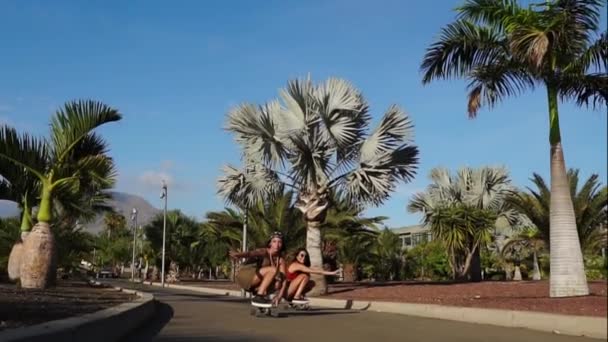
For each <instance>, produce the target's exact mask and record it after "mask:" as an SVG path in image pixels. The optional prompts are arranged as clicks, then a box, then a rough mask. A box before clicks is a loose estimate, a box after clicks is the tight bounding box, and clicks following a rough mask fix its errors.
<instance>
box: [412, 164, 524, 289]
mask: <svg viewBox="0 0 608 342" xmlns="http://www.w3.org/2000/svg"><path fill="white" fill-rule="evenodd" d="M430 179H431V184H430V185H429V186H428V188H427V190H426V191H425V192H422V193H417V194H415V195H414V197H413V198H412V200H411V201H410V203H409V204H408V210H409V211H410V212H412V213H416V212H420V213H422V214H423V222H424V224H426V225H429V226H430V227H431V232H432V234H433V236H435V237H436V238H438V239H440V240H442V241H443V242H444V244H445V246H446V247H447V249H448V256H449V260H450V263H451V264H450V265H451V266H452V271H453V272H452V273H453V277H455V278H463V277H465V275H466V274H467V273H468V271H469V268H470V267H471V263H472V262H474V263H475V270H474V272H471V274H470V277H471V279H472V280H480V279H481V274H480V273H481V267H480V266H481V265H477V264H478V263H479V250H480V248H482V247H484V246H485V245H486V244H487V243H488V242H489V240H490V237H491V233H492V231H493V230H494V228H495V226H496V223H497V220H498V219H499V218H502V219H505V220H506V221H507V222H508V223H510V224H513V225H514V224H516V223H517V222H518V220H519V216H518V215H517V213H516V212H515V211H514V210H512V209H510V208H509V207H508V205H507V199H508V198H509V196H511V194H512V193H513V191H514V187H513V186H512V185H511V180H510V179H509V176H508V172H507V170H505V169H503V168H492V167H483V168H480V169H471V168H461V169H460V170H459V171H458V172H457V174H456V176H452V175H450V172H449V171H448V170H447V169H444V168H434V169H433V170H431V173H430Z"/></svg>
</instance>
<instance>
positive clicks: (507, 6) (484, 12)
mask: <svg viewBox="0 0 608 342" xmlns="http://www.w3.org/2000/svg"><path fill="white" fill-rule="evenodd" d="M520 10H521V8H520V7H519V5H518V4H517V2H516V1H514V0H467V1H465V3H464V5H462V6H459V7H457V8H456V12H458V19H461V20H470V21H472V22H475V23H477V24H485V25H488V26H494V27H497V28H500V29H502V28H504V26H505V25H506V24H508V21H507V20H508V18H510V17H512V16H514V15H516V14H517V12H518V11H520Z"/></svg>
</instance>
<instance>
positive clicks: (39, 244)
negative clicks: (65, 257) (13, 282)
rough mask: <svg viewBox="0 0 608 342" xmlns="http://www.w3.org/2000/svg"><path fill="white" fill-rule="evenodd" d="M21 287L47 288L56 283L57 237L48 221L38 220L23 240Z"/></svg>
mask: <svg viewBox="0 0 608 342" xmlns="http://www.w3.org/2000/svg"><path fill="white" fill-rule="evenodd" d="M22 253H23V255H22V261H21V267H20V273H21V287H24V288H34V289H45V288H48V287H49V286H52V285H54V284H55V280H56V279H55V275H56V274H55V271H56V268H57V266H56V256H55V238H54V237H53V233H52V232H51V229H50V227H49V224H48V223H46V222H38V223H37V224H36V225H35V226H34V229H32V232H31V233H30V234H29V235H28V237H27V239H25V241H24V242H23V251H22Z"/></svg>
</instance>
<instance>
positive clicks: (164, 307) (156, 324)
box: [121, 301, 173, 342]
mask: <svg viewBox="0 0 608 342" xmlns="http://www.w3.org/2000/svg"><path fill="white" fill-rule="evenodd" d="M154 305H155V312H154V316H152V317H151V318H150V319H148V320H146V321H145V322H143V323H142V325H141V326H140V327H139V328H137V329H136V330H135V331H132V332H131V333H130V334H129V335H127V336H125V337H124V338H122V339H121V341H123V342H127V341H152V340H153V339H154V338H155V337H156V335H158V333H159V332H160V331H161V330H162V329H163V327H164V326H165V325H167V323H169V321H170V320H171V318H173V308H172V307H171V306H170V305H168V304H165V303H161V302H159V301H155V302H154Z"/></svg>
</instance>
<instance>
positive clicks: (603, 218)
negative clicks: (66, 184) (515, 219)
mask: <svg viewBox="0 0 608 342" xmlns="http://www.w3.org/2000/svg"><path fill="white" fill-rule="evenodd" d="M578 173H579V171H578V169H569V170H568V173H567V177H568V184H569V188H570V194H571V196H572V203H573V207H574V216H575V219H576V228H577V231H578V238H579V239H580V246H581V249H582V250H583V252H587V253H592V252H598V251H599V249H600V248H601V245H602V244H601V242H602V239H601V234H602V232H601V227H602V225H606V224H608V186H606V185H602V184H601V183H600V182H599V176H598V175H597V174H593V175H591V176H590V177H589V178H588V179H587V180H586V181H585V182H584V183H583V184H582V185H581V186H579V176H578ZM531 181H532V183H534V185H535V187H536V189H532V188H528V191H529V193H528V192H521V193H518V194H516V195H515V196H513V197H512V198H511V199H510V202H511V204H512V206H513V207H514V208H515V209H517V210H518V211H520V212H521V213H522V214H524V215H526V216H527V217H528V218H529V219H530V221H531V222H532V223H533V224H534V225H535V226H536V228H538V235H539V237H540V238H541V239H542V240H543V241H544V243H545V245H547V246H549V244H550V240H551V239H550V224H549V222H550V217H551V215H550V210H549V207H550V205H551V191H550V190H549V187H548V186H547V183H546V181H545V180H544V179H543V178H542V177H541V176H540V175H539V174H537V173H534V174H533V175H532V178H531Z"/></svg>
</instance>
